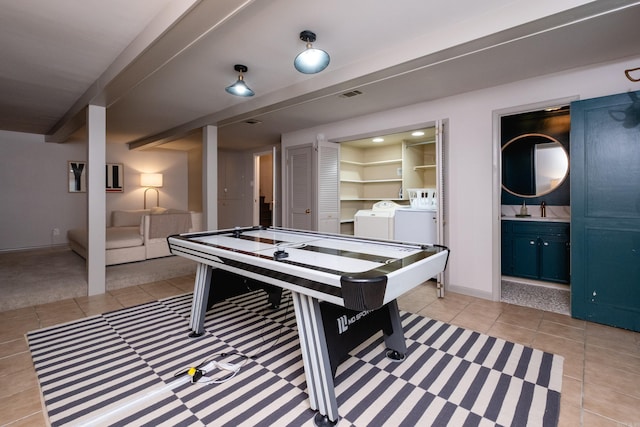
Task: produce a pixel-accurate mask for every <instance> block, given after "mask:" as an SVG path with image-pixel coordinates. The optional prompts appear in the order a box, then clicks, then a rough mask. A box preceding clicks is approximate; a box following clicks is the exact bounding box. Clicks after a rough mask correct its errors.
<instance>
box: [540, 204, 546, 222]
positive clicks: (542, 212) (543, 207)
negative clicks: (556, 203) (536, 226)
mask: <svg viewBox="0 0 640 427" xmlns="http://www.w3.org/2000/svg"><path fill="white" fill-rule="evenodd" d="M540 216H541V217H542V218H544V217H546V216H547V204H546V203H545V202H544V200H543V201H542V203H540Z"/></svg>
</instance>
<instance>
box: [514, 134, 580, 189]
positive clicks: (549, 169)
mask: <svg viewBox="0 0 640 427" xmlns="http://www.w3.org/2000/svg"><path fill="white" fill-rule="evenodd" d="M568 172H569V156H568V155H567V151H566V150H565V148H564V146H563V145H562V144H561V143H560V142H559V141H558V140H557V139H555V138H552V137H550V136H549V135H544V134H541V133H527V134H523V135H520V136H517V137H515V138H513V139H512V140H510V141H509V142H507V143H506V144H505V145H504V146H503V147H502V188H504V189H505V191H507V192H509V193H511V194H513V195H515V196H519V197H539V196H543V195H545V194H548V193H550V192H552V191H553V190H555V189H556V188H557V187H558V186H559V185H560V184H562V182H563V181H564V180H565V178H566V177H567V173H568Z"/></svg>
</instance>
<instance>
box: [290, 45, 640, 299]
mask: <svg viewBox="0 0 640 427" xmlns="http://www.w3.org/2000/svg"><path fill="white" fill-rule="evenodd" d="M639 62H640V57H639V58H633V59H629V60H625V61H620V62H616V63H609V64H602V65H598V66H593V67H588V68H583V69H576V70H571V71H567V72H563V73H558V74H554V75H549V76H543V77H539V78H535V79H529V80H525V81H520V82H516V83H512V84H508V85H503V86H498V87H494V88H490V89H485V90H480V91H475V92H470V93H466V94H462V95H459V96H454V97H449V98H444V99H440V100H437V101H433V102H427V103H421V104H416V105H411V106H407V107H403V108H398V109H394V110H390V111H385V112H382V113H377V114H371V115H368V116H364V117H360V118H357V119H352V120H345V121H342V122H336V123H331V124H327V125H323V126H317V127H314V128H310V129H305V130H302V131H297V132H292V133H288V134H285V135H283V138H282V149H283V152H285V150H286V148H287V147H291V146H294V145H299V144H304V143H309V142H311V141H315V139H316V136H317V135H318V134H323V135H324V136H325V137H326V139H327V140H329V141H337V140H345V139H349V138H352V137H354V136H363V135H372V134H374V133H385V131H388V130H395V129H398V128H406V129H408V128H412V127H419V126H420V125H422V124H424V123H428V122H431V121H434V120H437V119H449V128H448V129H446V130H445V132H448V143H449V146H448V158H447V162H446V165H445V168H446V173H447V175H448V182H447V183H446V189H445V191H446V194H447V197H448V202H449V204H448V207H449V210H448V212H447V218H446V227H447V228H448V236H449V240H448V241H447V242H446V244H447V245H448V246H449V248H450V249H451V256H450V260H449V265H448V278H449V282H448V285H449V290H453V291H457V292H461V293H465V294H469V295H475V296H479V297H484V298H488V299H496V298H498V297H499V295H496V292H495V287H494V284H495V283H494V282H495V281H496V278H499V277H500V271H499V270H500V263H499V259H496V258H499V256H497V255H499V253H500V252H499V250H498V251H496V250H495V248H496V245H497V247H499V245H500V239H499V236H500V234H499V228H500V218H499V212H500V210H499V202H500V201H499V198H500V192H499V188H497V187H498V186H497V185H495V183H496V182H497V183H498V184H499V182H500V180H499V175H498V174H499V165H498V164H497V163H495V162H494V157H495V158H497V156H494V155H495V153H496V150H497V146H498V135H496V134H495V133H494V128H493V122H494V118H493V115H494V112H495V111H498V110H503V109H507V108H513V107H517V106H524V105H530V104H535V103H541V102H546V101H549V103H550V104H552V101H553V100H558V99H562V98H568V97H579V98H580V99H586V98H594V97H598V96H605V95H610V94H614V93H620V92H626V91H633V90H640V84H638V83H632V82H631V81H629V80H628V79H627V78H626V77H625V76H624V70H625V69H628V68H634V67H637V66H638V63H639ZM285 172H286V171H284V170H283V179H284V178H285ZM496 177H497V178H496ZM496 179H497V181H496ZM496 237H497V238H496Z"/></svg>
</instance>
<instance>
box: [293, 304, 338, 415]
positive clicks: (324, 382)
mask: <svg viewBox="0 0 640 427" xmlns="http://www.w3.org/2000/svg"><path fill="white" fill-rule="evenodd" d="M291 294H292V297H293V306H294V309H295V312H296V322H297V325H298V335H299V337H300V348H301V351H302V361H303V364H304V374H305V378H306V380H307V391H308V393H309V405H310V406H311V409H313V410H314V411H318V412H317V414H316V416H315V418H314V422H315V424H316V425H317V426H333V425H335V424H337V422H338V418H339V417H338V401H337V400H336V394H335V387H334V383H333V375H332V372H331V364H330V361H329V351H328V349H327V340H326V337H325V334H324V327H323V324H322V315H321V313H320V305H319V301H318V300H317V299H315V298H313V297H310V296H307V295H303V294H300V293H298V292H291Z"/></svg>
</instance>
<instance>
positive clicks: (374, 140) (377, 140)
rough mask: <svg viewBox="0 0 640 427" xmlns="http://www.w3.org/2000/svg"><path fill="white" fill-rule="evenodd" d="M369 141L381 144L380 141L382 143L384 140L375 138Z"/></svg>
mask: <svg viewBox="0 0 640 427" xmlns="http://www.w3.org/2000/svg"><path fill="white" fill-rule="evenodd" d="M371 141H373V142H382V141H384V138H380V137H377V138H373V139H372V140H371Z"/></svg>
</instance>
